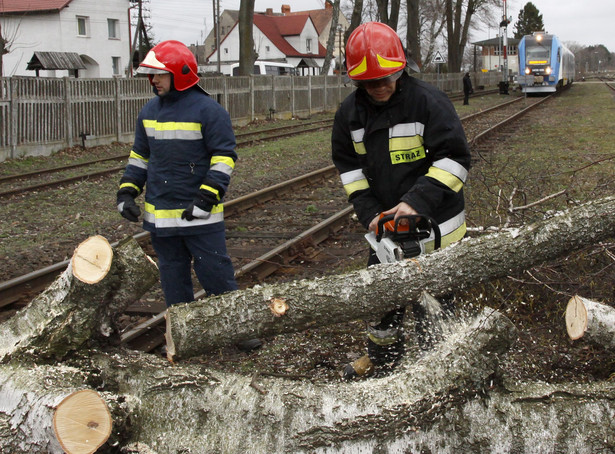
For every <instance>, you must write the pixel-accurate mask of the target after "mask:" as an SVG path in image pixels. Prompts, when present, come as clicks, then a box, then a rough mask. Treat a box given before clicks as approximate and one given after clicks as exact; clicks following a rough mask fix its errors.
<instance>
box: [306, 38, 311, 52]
mask: <svg viewBox="0 0 615 454" xmlns="http://www.w3.org/2000/svg"><path fill="white" fill-rule="evenodd" d="M305 51H306V52H311V51H312V39H311V38H308V39H306V40H305Z"/></svg>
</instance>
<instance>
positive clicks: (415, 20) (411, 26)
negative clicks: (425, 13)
mask: <svg viewBox="0 0 615 454" xmlns="http://www.w3.org/2000/svg"><path fill="white" fill-rule="evenodd" d="M406 7H407V10H408V18H407V21H406V49H408V52H409V53H410V55H411V56H412V59H413V60H414V61H415V62H416V64H417V65H419V68H420V67H421V66H422V59H421V20H420V16H419V0H407V2H406Z"/></svg>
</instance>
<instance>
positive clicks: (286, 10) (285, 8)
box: [282, 5, 290, 14]
mask: <svg viewBox="0 0 615 454" xmlns="http://www.w3.org/2000/svg"><path fill="white" fill-rule="evenodd" d="M289 13H290V5H282V14H289Z"/></svg>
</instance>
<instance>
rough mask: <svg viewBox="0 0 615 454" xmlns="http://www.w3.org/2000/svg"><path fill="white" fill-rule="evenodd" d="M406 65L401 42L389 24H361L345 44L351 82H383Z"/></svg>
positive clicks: (347, 67)
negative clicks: (380, 80) (379, 80)
mask: <svg viewBox="0 0 615 454" xmlns="http://www.w3.org/2000/svg"><path fill="white" fill-rule="evenodd" d="M406 64H407V61H406V52H405V51H404V48H403V46H402V44H401V40H400V39H399V36H397V33H395V30H393V29H392V28H391V27H389V26H388V25H386V24H382V23H380V22H367V23H366V24H362V25H359V26H358V27H357V28H356V29H355V30H354V31H353V32H352V33H351V34H350V37H349V38H348V41H347V43H346V69H347V71H348V77H350V78H351V79H352V80H370V79H381V78H383V77H387V76H390V75H392V74H395V73H396V72H399V71H401V70H403V69H404V68H405V67H406Z"/></svg>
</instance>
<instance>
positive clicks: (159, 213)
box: [144, 202, 224, 219]
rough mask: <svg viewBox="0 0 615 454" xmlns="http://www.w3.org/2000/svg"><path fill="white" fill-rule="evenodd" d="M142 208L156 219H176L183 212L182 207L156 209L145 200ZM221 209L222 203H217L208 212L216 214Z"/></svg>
mask: <svg viewBox="0 0 615 454" xmlns="http://www.w3.org/2000/svg"><path fill="white" fill-rule="evenodd" d="M144 208H145V211H146V212H147V213H151V214H153V215H154V217H155V218H156V219H177V218H181V217H182V213H183V212H184V209H183V208H179V209H174V210H157V209H156V208H155V207H154V205H152V204H151V203H147V202H145V204H144ZM223 211H224V204H223V203H219V204H218V205H216V206H214V207H213V208H212V209H211V211H210V213H211V214H216V213H221V212H223Z"/></svg>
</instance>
